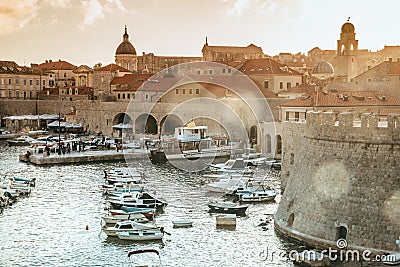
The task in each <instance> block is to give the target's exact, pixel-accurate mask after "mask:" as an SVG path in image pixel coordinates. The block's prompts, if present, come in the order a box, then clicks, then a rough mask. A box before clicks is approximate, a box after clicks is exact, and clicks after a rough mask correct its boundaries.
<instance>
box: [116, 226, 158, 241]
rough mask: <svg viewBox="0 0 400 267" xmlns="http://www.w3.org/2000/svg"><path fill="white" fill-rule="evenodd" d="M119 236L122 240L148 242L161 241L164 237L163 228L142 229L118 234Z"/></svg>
mask: <svg viewBox="0 0 400 267" xmlns="http://www.w3.org/2000/svg"><path fill="white" fill-rule="evenodd" d="M117 236H118V238H119V239H121V240H131V241H146V240H161V239H162V238H163V237H164V231H163V228H162V227H161V228H159V229H140V230H136V231H132V232H117Z"/></svg>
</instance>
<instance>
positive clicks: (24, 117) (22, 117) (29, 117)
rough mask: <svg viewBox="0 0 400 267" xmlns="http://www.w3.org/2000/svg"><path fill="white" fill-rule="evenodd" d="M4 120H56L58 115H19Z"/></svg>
mask: <svg viewBox="0 0 400 267" xmlns="http://www.w3.org/2000/svg"><path fill="white" fill-rule="evenodd" d="M3 119H4V120H37V119H40V120H56V119H58V115H52V114H42V115H20V116H8V117H4V118H3Z"/></svg>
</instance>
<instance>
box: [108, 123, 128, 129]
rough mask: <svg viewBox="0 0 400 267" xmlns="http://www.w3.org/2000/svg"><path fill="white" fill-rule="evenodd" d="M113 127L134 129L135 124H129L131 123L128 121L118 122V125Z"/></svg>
mask: <svg viewBox="0 0 400 267" xmlns="http://www.w3.org/2000/svg"><path fill="white" fill-rule="evenodd" d="M113 128H116V129H132V128H133V126H132V124H129V123H127V124H124V123H118V124H117V125H114V126H113Z"/></svg>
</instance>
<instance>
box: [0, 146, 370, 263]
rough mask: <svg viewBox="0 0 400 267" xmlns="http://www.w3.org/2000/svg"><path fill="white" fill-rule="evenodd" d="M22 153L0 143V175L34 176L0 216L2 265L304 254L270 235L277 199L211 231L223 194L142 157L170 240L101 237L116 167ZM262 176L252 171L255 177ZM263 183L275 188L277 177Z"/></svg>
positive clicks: (246, 259)
mask: <svg viewBox="0 0 400 267" xmlns="http://www.w3.org/2000/svg"><path fill="white" fill-rule="evenodd" d="M25 149H26V148H23V147H8V146H7V144H6V143H5V142H0V158H1V161H0V175H2V176H4V175H5V174H6V173H7V172H11V173H14V174H18V175H19V176H24V177H28V178H36V187H35V188H34V189H33V190H32V193H31V194H30V196H29V197H23V198H20V199H19V200H18V201H17V202H16V203H15V204H13V205H12V206H11V207H8V208H7V209H5V210H4V212H3V214H2V215H0V233H1V234H0V251H1V252H0V266H130V263H131V262H130V261H129V259H128V258H127V253H128V252H129V251H132V250H137V249H145V248H155V249H157V250H159V251H160V256H161V260H162V264H163V266H293V263H292V262H291V261H290V260H289V258H288V257H287V255H286V254H287V253H288V252H289V251H290V250H293V249H296V250H299V251H301V250H302V249H304V247H302V246H300V245H299V244H297V243H295V242H293V241H290V240H287V239H285V238H283V237H281V236H279V235H278V234H277V233H276V232H275V230H274V227H273V220H272V216H271V214H273V213H274V212H275V210H276V209H277V205H278V204H277V203H276V202H271V203H262V204H251V205H250V207H249V208H248V210H247V216H246V217H240V218H238V219H237V225H236V229H225V228H221V229H220V228H216V219H215V215H214V214H209V213H208V212H207V211H208V207H207V203H208V202H210V201H213V200H220V199H221V195H220V194H217V195H215V194H214V195H208V194H207V193H206V191H205V189H204V185H205V184H206V183H208V182H210V179H209V178H206V177H205V176H204V172H200V173H186V172H184V171H181V170H178V169H176V168H174V167H173V166H170V165H152V164H151V163H150V162H147V161H143V160H142V161H137V162H135V163H134V165H136V167H139V168H142V169H143V170H144V173H145V179H146V186H147V188H148V190H149V191H150V192H152V193H155V194H156V195H157V196H160V197H162V198H164V199H165V200H166V201H167V202H168V205H167V207H166V208H165V210H164V212H163V213H161V214H159V215H157V217H156V218H155V221H156V223H157V225H158V226H163V227H164V228H165V231H166V232H168V233H170V234H171V235H164V238H163V241H162V242H146V243H143V242H128V241H121V240H119V239H118V238H110V237H109V238H107V236H106V235H105V234H104V233H102V232H101V225H102V222H101V216H102V215H103V214H104V213H105V211H104V207H105V202H104V198H103V196H102V192H101V191H100V189H99V185H100V184H102V183H103V182H104V178H103V177H104V174H103V169H104V168H105V167H109V166H122V165H121V164H122V163H90V164H74V165H54V166H34V165H31V164H26V163H22V162H19V161H18V154H19V153H21V152H23V151H24V150H25ZM267 173H268V170H265V169H258V170H256V175H259V176H265V175H266V174H267ZM267 179H268V183H269V185H270V186H271V187H273V188H278V189H279V183H280V181H279V175H278V174H277V173H275V174H271V175H269V176H268V178H267ZM278 197H279V196H278ZM176 219H190V220H192V221H193V227H191V228H173V225H172V221H173V220H176ZM262 223H264V226H261V225H260V224H262ZM143 258H144V259H143ZM132 259H133V260H136V259H135V258H132ZM153 259H156V258H153ZM137 260H139V261H146V260H148V259H146V258H145V257H138V259H137ZM155 262H157V261H155ZM140 263H141V262H140ZM147 263H148V262H147ZM335 265H337V266H359V265H358V264H357V265H347V264H345V265H342V264H335ZM363 266H367V265H363ZM368 266H373V265H368Z"/></svg>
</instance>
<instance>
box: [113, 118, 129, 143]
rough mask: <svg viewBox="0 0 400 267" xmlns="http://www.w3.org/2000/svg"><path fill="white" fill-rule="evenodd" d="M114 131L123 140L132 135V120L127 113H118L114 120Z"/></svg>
mask: <svg viewBox="0 0 400 267" xmlns="http://www.w3.org/2000/svg"><path fill="white" fill-rule="evenodd" d="M112 127H113V131H116V132H117V133H118V134H117V135H118V137H120V138H122V137H125V136H129V135H131V134H132V127H133V126H132V119H131V117H130V116H129V115H128V114H126V113H118V114H117V115H116V116H115V117H114V119H113V126H112Z"/></svg>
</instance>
